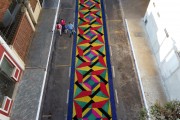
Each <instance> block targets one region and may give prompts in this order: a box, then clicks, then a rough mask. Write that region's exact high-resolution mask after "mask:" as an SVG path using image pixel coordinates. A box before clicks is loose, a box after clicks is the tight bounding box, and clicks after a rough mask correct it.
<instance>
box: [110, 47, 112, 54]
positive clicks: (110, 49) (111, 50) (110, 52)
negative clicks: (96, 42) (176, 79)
mask: <svg viewBox="0 0 180 120" xmlns="http://www.w3.org/2000/svg"><path fill="white" fill-rule="evenodd" d="M110 54H111V56H112V48H111V46H110Z"/></svg>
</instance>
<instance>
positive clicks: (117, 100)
mask: <svg viewBox="0 0 180 120" xmlns="http://www.w3.org/2000/svg"><path fill="white" fill-rule="evenodd" d="M115 95H116V102H117V104H119V99H118V95H117V90H116V89H115Z"/></svg>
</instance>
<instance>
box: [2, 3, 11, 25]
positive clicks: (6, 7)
mask: <svg viewBox="0 0 180 120" xmlns="http://www.w3.org/2000/svg"><path fill="white" fill-rule="evenodd" d="M9 5H10V3H9V1H8V0H0V21H2V18H3V16H4V13H5V12H6V10H7V9H8V8H9Z"/></svg>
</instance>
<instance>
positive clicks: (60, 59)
mask: <svg viewBox="0 0 180 120" xmlns="http://www.w3.org/2000/svg"><path fill="white" fill-rule="evenodd" d="M129 1H130V0H129ZM136 1H138V0H136ZM139 1H140V0H139ZM123 3H124V5H126V4H127V6H128V3H126V2H125V1H123ZM52 5H54V4H52ZM120 6H121V5H120V1H119V0H105V10H106V18H107V20H106V21H107V23H106V24H107V29H108V40H109V44H110V52H111V63H112V71H113V82H114V93H115V100H116V110H117V117H118V120H138V115H139V110H140V109H141V108H142V100H141V94H140V90H139V84H138V79H137V75H136V71H135V68H134V59H133V58H132V52H131V50H130V45H129V41H128V39H127V35H126V29H125V26H124V23H123V16H122V13H121V11H122V8H121V7H120ZM46 7H47V8H48V7H49V8H52V9H53V8H54V7H53V6H48V4H47V6H46ZM74 7H75V2H74V0H68V1H67V0H61V6H60V10H59V15H58V19H60V18H63V19H65V20H66V21H67V22H69V21H72V22H73V20H74ZM128 12H129V11H128ZM129 16H130V15H129ZM71 52H72V38H69V37H68V35H67V34H63V35H62V36H59V35H58V33H56V35H55V44H54V51H53V54H52V55H53V59H52V61H51V68H50V73H49V78H48V83H47V87H46V93H45V99H44V103H43V110H42V116H41V119H42V120H65V119H66V116H67V106H68V105H67V98H68V97H67V96H68V90H69V82H70V81H69V79H70V78H69V74H70V73H69V69H70V65H71Z"/></svg>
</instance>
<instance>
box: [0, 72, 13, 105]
mask: <svg viewBox="0 0 180 120" xmlns="http://www.w3.org/2000/svg"><path fill="white" fill-rule="evenodd" d="M14 87H15V81H14V80H12V79H11V78H10V77H8V76H7V75H5V74H4V73H3V72H2V71H0V108H1V107H2V103H3V100H4V97H5V96H8V97H10V98H12V95H13V91H14Z"/></svg>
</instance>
